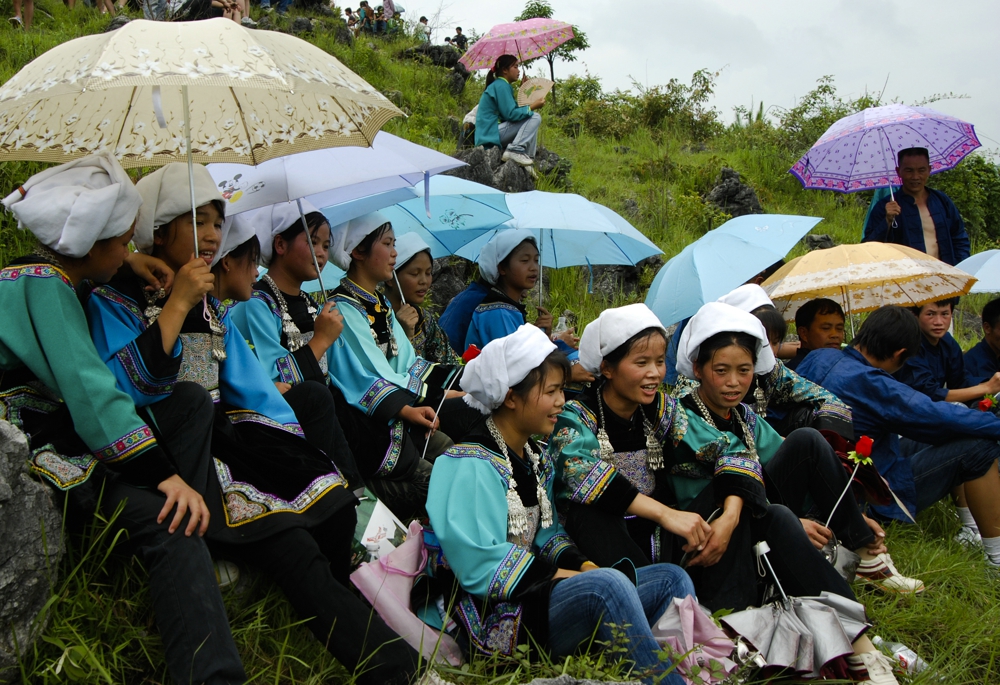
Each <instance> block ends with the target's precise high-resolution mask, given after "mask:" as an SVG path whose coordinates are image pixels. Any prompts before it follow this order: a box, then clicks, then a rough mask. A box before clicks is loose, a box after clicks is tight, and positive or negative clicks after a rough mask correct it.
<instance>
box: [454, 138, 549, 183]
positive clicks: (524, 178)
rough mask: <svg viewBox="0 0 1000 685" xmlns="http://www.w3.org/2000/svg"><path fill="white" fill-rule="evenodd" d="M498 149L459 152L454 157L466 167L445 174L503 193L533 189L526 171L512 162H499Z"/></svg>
mask: <svg viewBox="0 0 1000 685" xmlns="http://www.w3.org/2000/svg"><path fill="white" fill-rule="evenodd" d="M500 155H501V153H500V148H497V147H494V148H490V149H489V150H487V149H486V148H484V147H474V148H471V149H469V150H459V151H458V152H456V153H455V154H454V157H455V158H457V159H460V160H462V161H463V162H465V163H466V164H467V165H468V166H464V167H459V168H458V169H452V170H451V171H446V172H445V173H446V174H449V175H451V176H458V177H459V178H464V179H467V180H469V181H475V182H476V183H482V184H483V185H487V186H490V187H491V188H496V189H497V190H502V191H504V192H505V193H523V192H525V191H528V190H534V189H535V179H534V178H532V177H531V174H530V173H529V172H528V170H527V169H525V168H524V167H522V166H521V165H519V164H515V163H514V162H501V161H500Z"/></svg>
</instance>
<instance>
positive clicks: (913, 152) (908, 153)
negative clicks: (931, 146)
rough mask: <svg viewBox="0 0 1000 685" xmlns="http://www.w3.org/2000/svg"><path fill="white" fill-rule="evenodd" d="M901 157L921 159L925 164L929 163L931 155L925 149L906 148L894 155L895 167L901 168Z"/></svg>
mask: <svg viewBox="0 0 1000 685" xmlns="http://www.w3.org/2000/svg"><path fill="white" fill-rule="evenodd" d="M903 157H923V158H924V159H926V160H927V164H930V163H931V155H930V153H929V152H927V148H925V147H908V148H906V149H905V150H900V151H899V152H897V153H896V166H903Z"/></svg>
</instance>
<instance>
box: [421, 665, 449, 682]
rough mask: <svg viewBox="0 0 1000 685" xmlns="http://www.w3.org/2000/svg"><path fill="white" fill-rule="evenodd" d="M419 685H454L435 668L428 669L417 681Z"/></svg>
mask: <svg viewBox="0 0 1000 685" xmlns="http://www.w3.org/2000/svg"><path fill="white" fill-rule="evenodd" d="M417 685H452V682H451V681H450V680H445V679H444V678H442V677H441V674H440V673H438V672H437V671H435V670H434V669H433V668H430V669H428V670H427V672H426V673H424V675H423V676H421V678H420V680H418V681H417Z"/></svg>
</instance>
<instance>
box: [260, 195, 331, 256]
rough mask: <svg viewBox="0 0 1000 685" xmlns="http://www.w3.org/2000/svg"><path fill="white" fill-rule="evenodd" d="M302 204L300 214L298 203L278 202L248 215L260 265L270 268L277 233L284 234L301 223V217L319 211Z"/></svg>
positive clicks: (308, 204)
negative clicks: (252, 226) (254, 233)
mask: <svg viewBox="0 0 1000 685" xmlns="http://www.w3.org/2000/svg"><path fill="white" fill-rule="evenodd" d="M301 202H302V213H301V214H299V204H298V202H294V201H293V202H279V203H277V204H274V205H271V206H270V207H261V208H260V209H257V210H254V211H252V212H246V214H248V215H249V218H250V222H251V223H252V224H253V225H254V230H255V231H256V233H257V240H259V241H260V265H261V266H270V265H271V258H272V257H274V238H275V236H277V235H278V234H279V233H284V232H285V231H287V230H288V229H290V228H291V227H292V226H294V225H295V224H297V223H301V221H302V217H303V216H305V215H306V214H309V213H310V212H318V211H319V210H318V209H316V208H315V207H313V206H312V204H311V203H309V202H307V201H306V200H301Z"/></svg>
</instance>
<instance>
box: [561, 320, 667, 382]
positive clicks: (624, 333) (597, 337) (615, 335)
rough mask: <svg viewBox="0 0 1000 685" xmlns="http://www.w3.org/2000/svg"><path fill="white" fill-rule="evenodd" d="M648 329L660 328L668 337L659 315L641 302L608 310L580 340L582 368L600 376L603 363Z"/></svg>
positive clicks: (591, 325) (588, 328)
mask: <svg viewBox="0 0 1000 685" xmlns="http://www.w3.org/2000/svg"><path fill="white" fill-rule="evenodd" d="M647 328H658V329H660V330H661V331H663V334H664V335H666V334H667V331H666V329H665V328H664V327H663V324H661V323H660V320H659V319H658V318H656V314H654V313H653V312H652V311H651V310H650V309H649V307H647V306H646V305H644V304H642V303H641V302H640V303H638V304H630V305H626V306H624V307H616V308H614V309H605V310H604V311H603V312H601V315H600V316H598V317H597V318H596V319H594V320H593V321H591V322H590V323H589V324H587V327H586V328H584V329H583V335H581V336H580V366H582V367H583V368H584V369H586V371H587V372H588V373H592V374H594V375H597V374H598V373H599V372H600V370H601V360H603V359H604V358H605V357H606V356H608V355H609V354H610V353H612V352H614V351H615V350H617V349H618V348H619V347H621V345H622V344H623V343H624V342H625V341H626V340H628V339H629V338H631V337H632V336H633V335H636V334H637V333H641V332H642V331H644V330H646V329H647Z"/></svg>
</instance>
